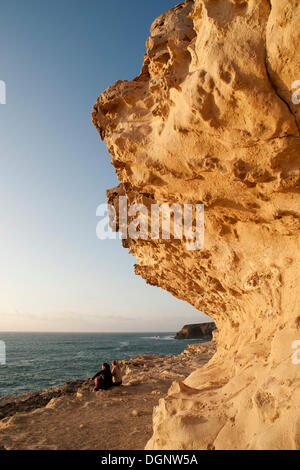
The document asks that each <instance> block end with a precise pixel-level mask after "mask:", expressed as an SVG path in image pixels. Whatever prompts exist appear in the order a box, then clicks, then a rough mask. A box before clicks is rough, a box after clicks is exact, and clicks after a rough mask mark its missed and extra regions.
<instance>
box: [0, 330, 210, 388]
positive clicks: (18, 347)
mask: <svg viewBox="0 0 300 470" xmlns="http://www.w3.org/2000/svg"><path fill="white" fill-rule="evenodd" d="M175 334H176V333H175V332H166V331H163V332H157V331H152V332H132V333H108V332H105V333H89V332H83V333H72V332H70V333H65V332H53V333H51V332H47V333H46V332H32V333H31V332H25V333H24V332H23V333H21V332H2V333H1V332H0V341H3V342H4V343H5V346H6V364H4V365H0V397H4V396H11V395H19V394H21V393H25V392H33V391H36V390H41V389H47V388H51V387H56V386H60V385H63V384H64V383H65V382H68V381H72V380H76V379H84V378H88V377H91V376H93V375H94V374H95V373H96V372H97V371H98V370H99V369H100V368H101V364H102V363H103V362H109V363H111V362H112V361H113V360H122V359H130V358H132V357H135V356H138V355H142V354H163V355H166V356H175V355H178V354H180V353H181V352H183V351H184V349H185V348H186V347H187V346H188V345H189V344H192V343H203V342H206V341H203V340H199V339H197V340H176V339H174V336H175Z"/></svg>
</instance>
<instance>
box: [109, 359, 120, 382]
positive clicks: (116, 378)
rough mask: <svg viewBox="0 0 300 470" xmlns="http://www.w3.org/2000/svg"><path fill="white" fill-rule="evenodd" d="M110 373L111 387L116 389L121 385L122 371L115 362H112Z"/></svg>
mask: <svg viewBox="0 0 300 470" xmlns="http://www.w3.org/2000/svg"><path fill="white" fill-rule="evenodd" d="M111 373H112V377H113V386H115V387H118V386H120V385H122V369H121V367H120V364H118V362H117V361H112V369H111Z"/></svg>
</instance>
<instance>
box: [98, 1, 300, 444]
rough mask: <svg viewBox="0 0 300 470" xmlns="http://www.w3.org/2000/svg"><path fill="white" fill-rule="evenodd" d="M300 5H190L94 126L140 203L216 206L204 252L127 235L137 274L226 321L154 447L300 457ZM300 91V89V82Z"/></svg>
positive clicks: (112, 92) (166, 25)
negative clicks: (298, 453) (297, 453)
mask: <svg viewBox="0 0 300 470" xmlns="http://www.w3.org/2000/svg"><path fill="white" fill-rule="evenodd" d="M299 31H300V3H299V2H298V1H297V0H290V1H288V0H186V1H185V2H184V3H181V4H179V5H177V6H176V7H174V8H173V9H171V10H169V11H168V12H166V13H165V14H163V15H162V16H160V17H159V18H158V19H157V20H155V21H154V23H153V25H152V27H151V35H150V37H149V39H148V40H147V51H146V54H145V57H144V65H143V67H142V70H141V73H140V75H139V76H138V77H136V78H135V79H134V80H132V81H118V82H116V83H115V84H114V85H112V86H111V87H109V88H108V89H107V90H106V91H105V92H104V93H102V94H101V96H100V97H99V98H98V100H97V102H96V104H95V106H94V112H93V122H94V124H95V126H96V128H97V129H98V131H99V133H100V136H101V138H102V139H105V142H106V144H107V146H108V150H109V152H110V155H111V156H112V164H113V165H114V167H115V169H116V173H117V176H118V178H119V180H120V185H119V186H118V187H117V188H114V189H111V190H109V191H108V201H109V203H110V204H111V205H114V206H115V208H116V209H118V201H119V198H118V197H119V196H120V195H124V196H126V197H127V200H128V201H129V204H134V203H143V204H144V205H146V206H148V207H149V206H150V205H151V204H154V203H157V204H162V203H168V204H174V203H178V204H185V203H187V204H197V203H199V202H201V203H203V204H204V206H205V244H204V247H203V249H202V250H200V251H191V250H187V247H186V244H185V243H184V241H183V240H173V239H172V240H157V239H151V237H149V239H148V240H143V239H138V240H134V239H128V240H124V241H123V243H124V247H126V248H127V249H129V251H130V253H132V254H133V255H134V256H135V257H136V259H137V265H136V266H135V273H136V274H137V275H140V276H142V277H143V278H144V279H145V281H146V282H147V283H149V284H151V285H155V286H160V287H161V288H163V289H165V290H167V291H169V292H170V293H171V294H173V295H174V296H176V297H177V298H179V299H182V300H185V301H186V302H188V303H190V304H191V305H192V306H194V307H195V308H197V309H198V310H199V311H203V312H204V313H205V314H207V315H209V316H210V317H211V318H212V319H213V320H214V321H215V323H216V325H217V327H218V336H217V352H216V354H215V355H214V357H213V358H212V359H211V360H210V361H209V363H208V364H207V365H205V366H204V367H202V368H200V369H198V370H196V371H195V372H193V373H192V374H191V375H190V376H189V377H188V378H187V379H186V380H184V382H181V381H177V382H174V383H173V385H172V387H171V388H170V390H169V392H168V396H167V397H166V399H161V400H160V401H159V405H158V406H157V407H156V408H155V410H154V414H153V436H152V438H151V439H150V440H149V442H148V444H147V449H216V450H218V449H298V450H299V449H300V411H299V403H300V387H299V384H300V363H299V362H300V361H299V353H298V355H297V349H299V346H298V348H297V345H299V340H300V312H299V304H300V274H299V266H300V171H299V170H300V133H299V126H300V104H299V103H300V100H299V99H298V98H299V93H297V91H298V89H299V88H300V86H299V80H300V68H299V63H300V48H299V47H298V44H299ZM297 85H298V87H297Z"/></svg>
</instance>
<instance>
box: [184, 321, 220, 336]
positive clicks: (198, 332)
mask: <svg viewBox="0 0 300 470" xmlns="http://www.w3.org/2000/svg"><path fill="white" fill-rule="evenodd" d="M215 329H216V325H215V324H214V323H213V322H209V323H194V324H192V325H185V326H184V327H183V328H181V330H180V331H178V333H177V334H176V336H175V339H207V340H211V339H212V332H213V331H214V330H215Z"/></svg>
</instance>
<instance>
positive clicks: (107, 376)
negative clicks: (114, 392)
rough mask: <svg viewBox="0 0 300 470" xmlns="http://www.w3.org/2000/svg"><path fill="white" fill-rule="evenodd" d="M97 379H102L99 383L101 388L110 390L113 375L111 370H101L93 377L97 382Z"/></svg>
mask: <svg viewBox="0 0 300 470" xmlns="http://www.w3.org/2000/svg"><path fill="white" fill-rule="evenodd" d="M96 377H101V380H100V381H99V388H104V389H105V388H110V387H111V386H112V375H111V371H110V370H100V372H97V374H95V375H94V377H92V380H95V378H96Z"/></svg>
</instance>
